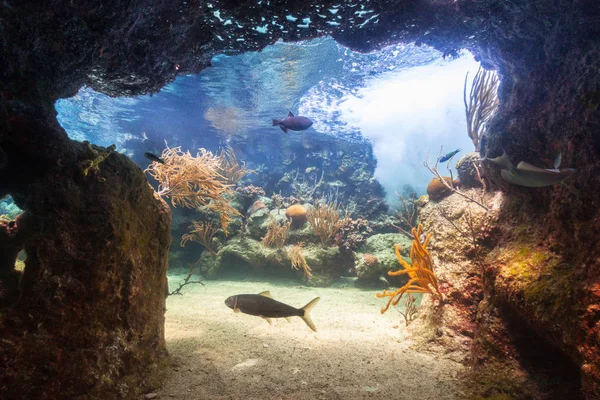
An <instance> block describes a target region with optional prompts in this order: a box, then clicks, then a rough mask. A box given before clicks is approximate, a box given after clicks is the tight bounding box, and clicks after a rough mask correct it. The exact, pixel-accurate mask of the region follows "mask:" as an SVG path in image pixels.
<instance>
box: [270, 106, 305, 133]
mask: <svg viewBox="0 0 600 400" xmlns="http://www.w3.org/2000/svg"><path fill="white" fill-rule="evenodd" d="M312 124H313V122H312V121H311V120H310V119H308V118H306V117H301V116H297V117H296V116H294V114H292V112H291V111H290V112H288V116H287V117H285V118H284V119H274V120H273V126H278V125H279V127H280V128H281V130H282V131H284V132H285V133H288V132H289V131H290V130H292V131H304V130H306V129H308V128H310V127H311V126H312Z"/></svg>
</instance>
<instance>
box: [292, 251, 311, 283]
mask: <svg viewBox="0 0 600 400" xmlns="http://www.w3.org/2000/svg"><path fill="white" fill-rule="evenodd" d="M303 246H304V243H302V242H300V243H298V244H297V245H296V246H294V247H292V248H291V249H290V250H289V251H288V256H289V257H290V260H291V261H292V268H294V269H302V272H304V279H306V280H308V279H309V278H310V277H311V276H312V272H311V268H310V267H309V266H308V264H307V263H306V259H305V258H304V255H303V254H302V247H303Z"/></svg>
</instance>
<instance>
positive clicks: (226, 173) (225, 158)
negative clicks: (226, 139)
mask: <svg viewBox="0 0 600 400" xmlns="http://www.w3.org/2000/svg"><path fill="white" fill-rule="evenodd" d="M219 159H220V163H219V174H220V175H221V176H223V177H224V178H225V179H227V183H228V184H229V185H232V186H235V185H236V184H237V183H238V182H239V181H240V180H241V179H242V178H243V177H244V176H246V175H248V174H250V173H253V172H254V171H253V170H251V169H247V168H246V163H245V162H241V163H240V162H239V161H238V159H237V156H236V155H235V152H234V151H233V149H232V148H231V147H227V148H226V149H225V150H223V151H221V154H219ZM263 193H264V191H263Z"/></svg>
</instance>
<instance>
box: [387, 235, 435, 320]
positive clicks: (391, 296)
mask: <svg viewBox="0 0 600 400" xmlns="http://www.w3.org/2000/svg"><path fill="white" fill-rule="evenodd" d="M422 233H423V227H422V226H421V224H419V226H418V227H417V228H412V234H413V240H412V247H411V249H410V261H411V263H410V264H409V263H407V262H406V261H404V259H403V258H402V255H401V254H400V246H399V245H397V244H396V245H394V251H395V252H396V257H397V258H398V261H399V262H400V265H402V267H404V269H401V270H398V271H389V272H388V275H389V276H398V275H403V274H407V275H408V277H409V280H408V282H407V283H406V284H405V285H404V286H402V287H401V288H399V289H397V290H384V291H383V293H377V294H376V296H377V297H379V298H383V297H388V302H387V304H386V305H385V306H384V307H383V308H382V309H381V313H382V314H383V313H384V312H386V311H387V310H388V308H389V307H390V305H392V306H396V305H397V304H398V303H399V302H400V300H401V299H402V296H403V295H404V294H408V293H429V294H431V295H432V296H433V297H435V298H437V299H440V300H441V299H442V293H441V292H440V284H439V282H438V279H437V277H436V275H435V273H434V271H433V260H432V259H431V255H430V254H429V251H427V244H429V239H431V236H432V235H433V233H432V232H430V233H428V234H427V235H426V236H425V240H423V242H421V234H422Z"/></svg>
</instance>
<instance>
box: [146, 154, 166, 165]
mask: <svg viewBox="0 0 600 400" xmlns="http://www.w3.org/2000/svg"><path fill="white" fill-rule="evenodd" d="M144 156H145V157H146V158H147V159H149V160H152V161H156V162H157V163H161V164H164V163H165V162H164V160H163V159H162V158H160V157H159V156H157V155H156V154H153V153H148V152H146V153H144Z"/></svg>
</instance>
